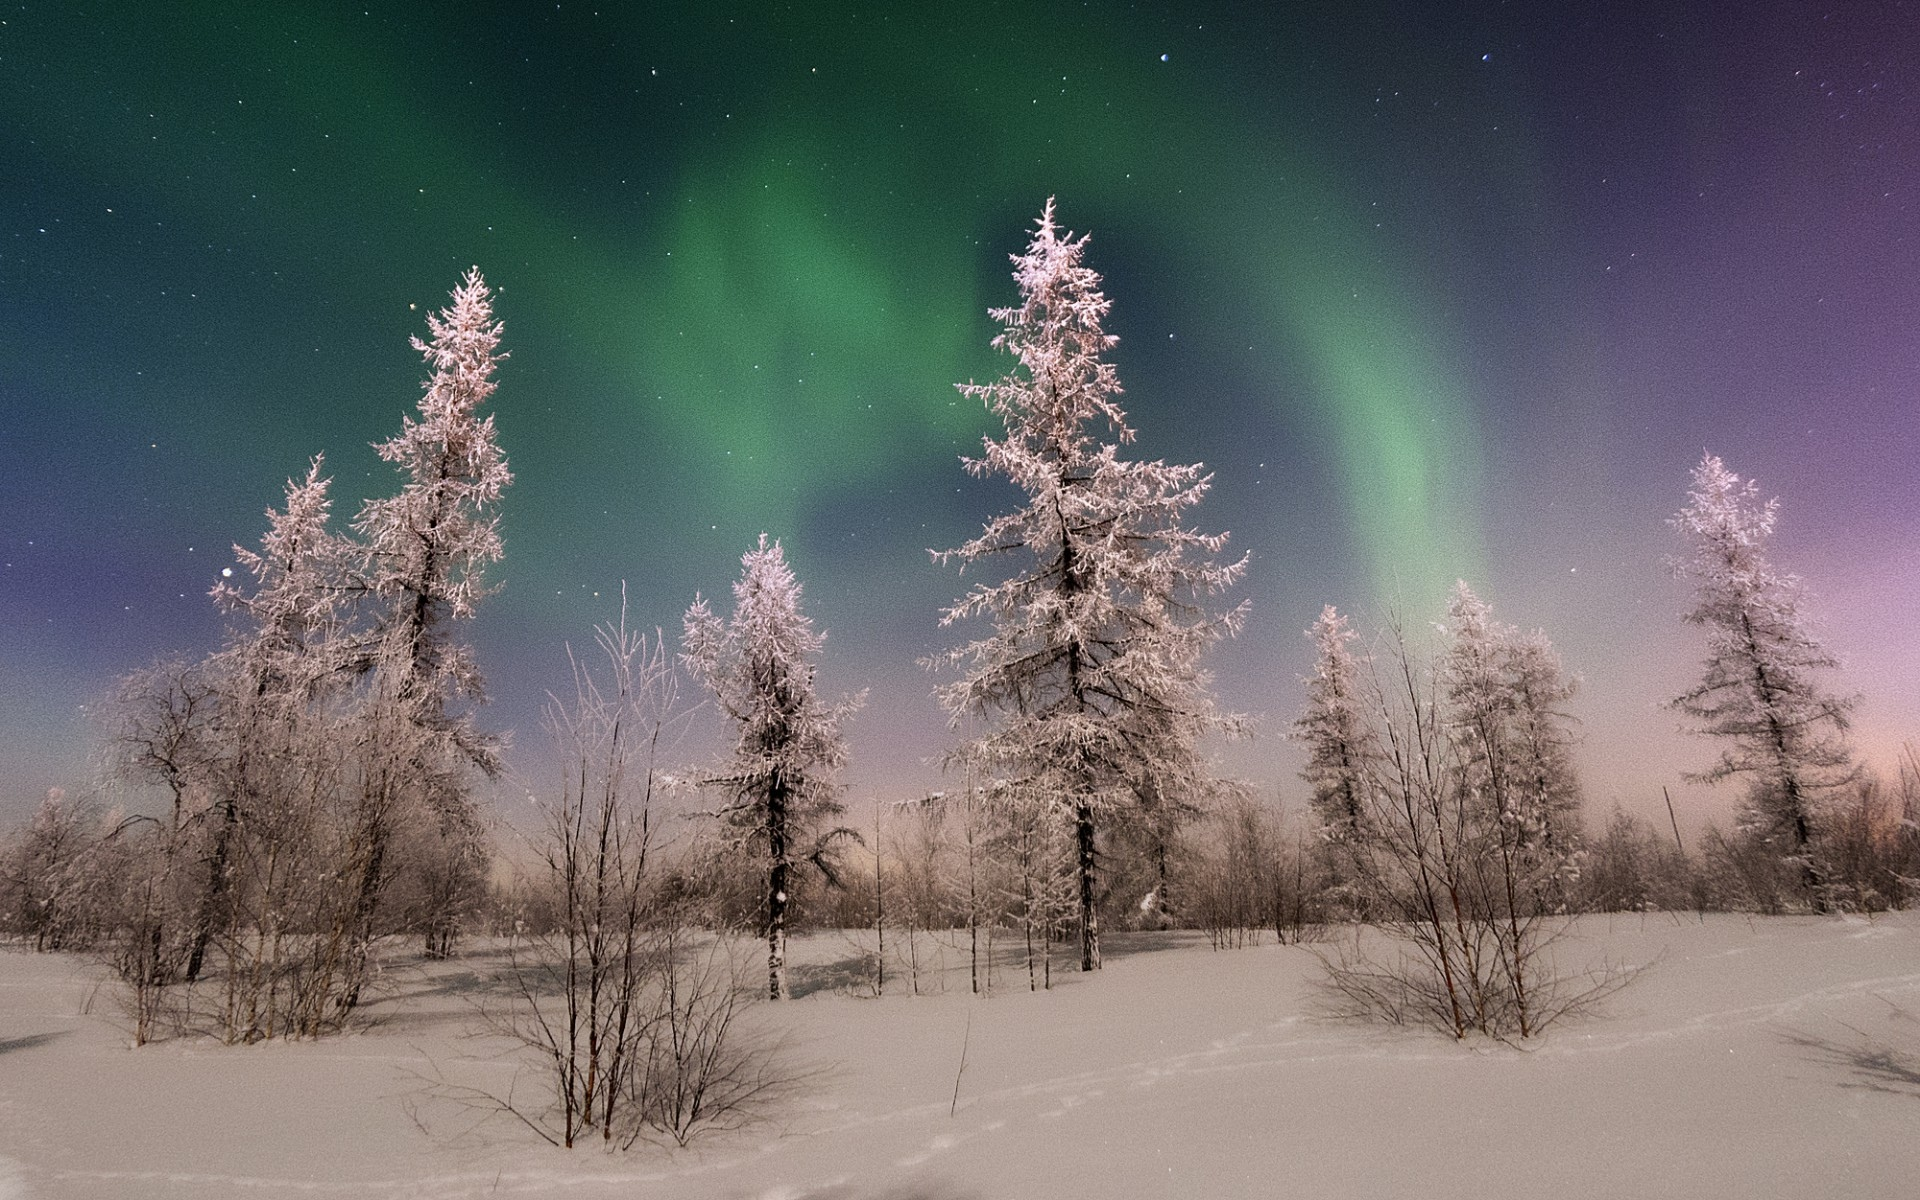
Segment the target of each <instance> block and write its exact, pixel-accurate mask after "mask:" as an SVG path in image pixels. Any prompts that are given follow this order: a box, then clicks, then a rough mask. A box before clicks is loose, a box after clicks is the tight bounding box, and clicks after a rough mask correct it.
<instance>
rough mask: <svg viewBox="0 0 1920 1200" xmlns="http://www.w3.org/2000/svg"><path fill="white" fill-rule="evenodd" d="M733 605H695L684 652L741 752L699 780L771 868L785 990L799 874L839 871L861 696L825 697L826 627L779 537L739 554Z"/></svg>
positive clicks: (771, 981)
mask: <svg viewBox="0 0 1920 1200" xmlns="http://www.w3.org/2000/svg"><path fill="white" fill-rule="evenodd" d="M740 563H741V572H740V578H739V580H738V581H736V582H735V583H734V585H733V615H732V616H731V617H730V618H728V619H727V620H726V621H724V622H723V621H721V619H720V618H719V617H718V616H717V615H715V613H714V612H713V609H712V608H711V606H709V605H708V604H707V602H706V600H705V599H701V598H696V599H695V600H694V602H693V606H692V607H690V608H689V609H687V614H686V618H685V621H684V633H683V636H682V652H681V655H680V661H681V663H682V664H683V665H685V667H686V668H687V671H688V673H689V674H691V675H692V676H693V677H694V679H695V680H697V681H698V682H699V683H700V684H701V685H702V686H703V687H705V688H706V689H707V690H708V691H710V692H711V693H712V694H713V698H714V702H715V703H716V704H717V705H718V706H719V708H720V711H721V713H722V714H724V715H725V716H726V718H727V720H728V721H729V722H731V723H732V725H733V728H734V732H735V735H736V739H735V742H734V749H733V755H732V758H731V759H730V760H729V761H728V762H726V763H725V764H724V765H723V766H721V767H720V768H719V769H717V770H715V771H711V772H708V773H707V774H705V775H703V776H700V777H699V778H698V780H697V782H698V783H699V784H700V785H701V786H702V787H705V788H708V789H710V790H712V791H715V792H717V793H719V794H720V795H721V796H723V797H724V803H723V805H722V807H721V808H720V810H719V816H720V818H721V820H722V821H723V822H725V824H726V826H727V828H728V829H729V830H730V831H731V833H732V834H733V835H734V836H735V838H736V839H737V841H738V842H739V844H740V845H742V846H744V847H745V848H747V849H749V850H750V851H751V852H752V853H753V854H755V855H756V856H758V858H759V859H760V861H761V862H763V863H764V864H765V866H766V870H767V890H766V897H767V900H766V910H765V913H764V924H763V926H762V929H761V932H762V934H763V935H764V936H765V937H766V939H767V994H768V996H769V997H770V998H771V999H774V1000H779V999H781V998H782V997H784V996H785V995H786V994H787V927H788V923H789V918H790V915H791V912H792V905H793V894H794V887H795V885H796V884H797V883H799V882H800V873H801V872H803V871H805V870H808V869H812V870H814V871H817V872H819V873H821V874H823V875H825V876H826V877H827V879H828V880H829V881H832V880H833V879H834V878H835V870H834V862H833V857H832V854H833V849H834V844H835V843H836V842H837V841H839V840H840V839H841V838H843V837H853V836H855V835H854V834H853V832H852V831H851V830H849V829H844V828H833V829H823V828H822V826H823V825H824V824H825V823H826V822H827V821H829V820H831V819H832V818H833V817H835V816H837V815H839V813H840V811H841V807H840V803H839V801H838V799H837V798H836V793H837V791H838V788H837V779H836V775H837V772H838V771H839V769H840V767H841V766H843V765H844V764H845V763H846V760H847V747H846V741H845V739H843V738H842V737H841V734H840V724H841V721H842V720H843V719H845V717H846V716H847V715H848V714H849V713H850V712H852V710H853V709H854V707H856V706H857V705H858V703H859V699H858V698H857V697H856V698H854V699H852V700H847V701H843V702H842V703H840V704H838V705H833V706H828V705H824V704H822V703H821V702H820V698H819V696H818V694H817V693H816V692H815V691H814V683H813V672H814V664H813V658H814V656H815V655H817V654H819V653H820V648H821V646H822V645H824V644H825V642H826V636H825V635H824V634H821V633H816V632H814V628H813V621H812V620H811V619H810V618H808V617H807V616H806V614H804V613H803V612H801V611H800V584H799V581H798V580H796V579H795V578H794V576H793V571H792V569H791V568H790V567H788V566H787V560H786V556H785V555H784V554H782V553H781V550H780V543H779V542H777V541H775V542H769V541H768V540H767V535H766V534H764V533H763V534H761V535H760V543H759V545H758V546H756V547H754V548H753V549H752V550H749V551H747V553H746V555H745V556H744V557H743V558H742V559H741V560H740Z"/></svg>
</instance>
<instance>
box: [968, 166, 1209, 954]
mask: <svg viewBox="0 0 1920 1200" xmlns="http://www.w3.org/2000/svg"><path fill="white" fill-rule="evenodd" d="M1086 242H1087V239H1086V238H1085V237H1084V236H1083V237H1080V238H1075V237H1073V236H1072V235H1071V234H1063V233H1062V232H1061V231H1060V230H1059V228H1058V227H1057V226H1056V225H1055V223H1054V207H1053V201H1052V200H1051V199H1049V200H1048V201H1047V205H1046V208H1045V210H1044V211H1043V212H1042V213H1041V215H1040V219H1039V223H1038V228H1037V230H1036V232H1035V234H1034V237H1033V240H1032V241H1031V243H1030V244H1029V245H1028V247H1027V249H1026V251H1025V253H1023V254H1020V255H1016V256H1015V257H1014V259H1013V262H1014V268H1015V269H1014V280H1015V282H1016V284H1017V285H1018V287H1019V293H1020V302H1019V303H1018V304H1017V305H1014V306H1011V307H1008V308H999V309H993V310H991V315H992V317H993V318H994V320H996V321H998V322H1000V324H1001V325H1002V326H1003V327H1004V328H1003V329H1002V330H1001V332H1000V333H999V334H998V335H997V336H996V337H995V338H994V339H993V345H994V347H995V348H996V349H999V350H1002V351H1005V352H1006V353H1008V354H1011V355H1012V356H1013V357H1014V358H1015V360H1016V363H1017V365H1016V366H1015V368H1014V369H1013V370H1011V371H1010V372H1009V373H1008V374H1007V375H1005V376H1003V377H1002V378H1001V379H999V380H997V381H995V382H993V383H988V384H974V383H966V384H961V385H959V386H960V391H961V393H962V394H964V395H966V396H969V397H975V398H978V399H980V400H982V401H984V402H985V403H986V405H987V406H988V408H989V409H991V410H992V411H993V413H994V415H995V416H997V417H999V418H1000V419H1001V421H1002V422H1003V424H1004V426H1005V430H1006V432H1005V435H1004V436H1003V437H999V438H994V437H988V438H986V439H984V448H985V452H984V453H983V454H982V455H981V456H980V457H979V458H967V459H963V460H962V461H963V462H964V463H965V465H966V469H967V470H968V471H969V472H970V473H972V474H974V475H976V476H982V477H988V476H1001V477H1004V478H1006V479H1007V480H1009V481H1010V482H1012V483H1013V484H1014V485H1015V486H1016V487H1018V488H1019V489H1020V490H1021V491H1022V492H1024V493H1025V495H1026V504H1025V505H1023V506H1022V507H1021V508H1019V509H1018V510H1016V511H1014V512H1011V513H1007V514H1005V515H1003V516H999V517H996V518H994V519H993V520H991V521H989V522H987V524H986V526H985V528H984V529H983V530H982V532H981V533H980V534H979V535H978V536H977V537H975V538H973V539H972V540H970V541H968V542H966V543H965V544H963V545H961V546H959V547H956V548H954V549H952V550H946V551H936V552H935V553H934V557H935V558H936V560H937V561H940V562H943V563H944V562H957V563H958V564H960V566H961V568H962V569H963V570H964V569H965V568H966V567H967V566H969V565H973V564H975V563H982V562H985V561H988V560H999V559H1003V558H1005V559H1009V560H1011V561H1012V562H1013V563H1014V564H1015V565H1014V566H1013V567H1012V568H1011V573H1010V574H1009V575H1008V577H1006V578H1004V579H1002V580H1000V581H999V582H994V583H981V584H977V585H975V586H974V588H973V589H972V590H971V591H970V592H968V594H967V595H966V596H965V597H963V598H962V599H961V600H960V601H959V602H957V603H956V604H954V605H953V606H952V607H951V608H949V609H947V611H946V612H945V613H944V614H943V616H942V617H941V625H942V627H948V626H954V625H960V624H964V623H966V622H969V621H972V620H974V619H975V618H981V617H984V618H987V619H989V620H990V621H991V622H992V625H993V628H992V632H990V633H989V634H988V635H987V636H985V637H983V638H980V639H979V640H977V641H974V642H971V643H969V644H967V645H965V646H962V647H960V648H958V649H955V650H953V651H950V652H949V653H947V654H945V655H943V656H940V657H938V658H936V659H934V660H931V661H932V663H933V664H934V665H936V666H944V667H946V668H949V669H955V670H958V671H959V672H960V675H961V677H960V678H959V679H957V680H955V681H954V682H952V683H949V684H946V685H944V686H942V687H941V688H940V689H939V693H938V694H939V697H940V701H941V703H942V705H943V706H944V707H945V708H946V710H947V712H948V713H949V715H950V716H951V718H952V719H953V721H954V723H955V724H956V725H957V724H958V723H959V722H960V721H962V720H963V719H965V718H967V717H968V716H977V717H979V718H980V719H981V720H982V722H983V723H984V724H985V725H986V726H987V727H988V728H987V731H986V732H985V733H983V734H981V735H980V736H979V737H976V738H974V739H972V740H970V741H969V742H968V743H967V744H966V745H964V746H963V747H961V748H960V749H958V750H956V751H954V752H953V754H952V755H950V756H949V762H950V765H951V764H957V763H960V762H965V763H968V764H972V765H974V766H976V767H978V768H979V769H981V770H983V771H984V772H985V773H987V774H989V775H991V776H995V777H997V778H999V779H1000V780H1001V781H1002V783H1003V784H1004V785H1005V786H1004V788H1003V789H1002V790H1003V792H1004V794H1006V795H1009V796H1012V797H1016V798H1017V799H1016V802H1018V803H1025V804H1033V805H1051V806H1057V807H1058V808H1059V809H1061V810H1062V811H1063V814H1064V815H1065V816H1066V818H1067V820H1068V821H1069V822H1070V824H1071V826H1072V829H1073V833H1074V855H1075V870H1076V875H1077V879H1078V885H1079V924H1080V965H1081V968H1082V969H1083V970H1088V971H1091V970H1096V969H1098V968H1099V966H1100V938H1099V923H1098V918H1097V908H1096V904H1097V899H1098V877H1099V848H1098V836H1099V832H1100V829H1101V826H1102V823H1103V821H1107V820H1109V819H1110V818H1112V817H1114V816H1116V815H1120V814H1127V813H1129V812H1130V810H1131V815H1138V814H1139V810H1140V807H1141V805H1140V801H1141V799H1142V797H1148V798H1150V800H1151V803H1153V804H1167V803H1170V802H1171V801H1172V800H1173V799H1174V798H1175V797H1173V796H1171V795H1170V793H1171V792H1173V791H1175V790H1177V789H1178V788H1179V787H1180V786H1182V784H1181V781H1182V779H1183V778H1184V777H1188V776H1190V775H1191V764H1192V755H1193V747H1194V745H1195V743H1196V742H1197V739H1198V737H1199V736H1200V734H1201V733H1203V732H1205V731H1207V730H1209V729H1232V728H1236V727H1238V725H1239V724H1240V722H1239V720H1238V718H1234V717H1231V716H1227V715H1225V714H1222V713H1220V712H1219V711H1218V710H1217V709H1216V707H1215V705H1214V702H1213V699H1212V697H1211V695H1210V694H1209V692H1208V689H1207V687H1206V681H1205V677H1204V676H1203V675H1202V674H1201V673H1200V671H1199V667H1198V664H1199V660H1200V657H1201V655H1202V653H1203V652H1204V651H1205V649H1206V648H1207V647H1208V646H1210V645H1211V644H1212V643H1213V642H1215V641H1216V640H1218V639H1219V638H1220V637H1222V636H1225V635H1227V634H1230V633H1232V632H1234V631H1235V630H1237V629H1238V628H1239V625H1240V623H1241V621H1242V619H1243V616H1244V611H1245V606H1244V605H1241V606H1239V607H1235V608H1233V609H1230V610H1229V611H1227V612H1225V613H1222V614H1217V615H1216V614H1210V613H1209V612H1208V611H1206V608H1205V604H1206V601H1207V599H1208V598H1210V597H1212V596H1215V595H1217V594H1219V593H1221V592H1223V591H1225V590H1226V589H1227V588H1229V587H1231V586H1232V585H1233V584H1234V583H1235V582H1236V581H1237V580H1238V579H1239V578H1240V576H1241V575H1242V574H1243V573H1244V572H1245V568H1246V560H1245V558H1241V559H1239V560H1237V561H1235V562H1232V563H1228V564H1225V565H1222V564H1219V563H1216V562H1215V561H1213V556H1214V555H1217V554H1218V553H1219V552H1220V551H1221V549H1222V548H1224V546H1225V545H1226V541H1227V535H1226V534H1224V533H1223V534H1203V533H1200V532H1198V531H1196V530H1194V529H1191V528H1189V527H1187V526H1186V525H1185V524H1184V523H1183V522H1184V518H1185V514H1186V512H1187V510H1188V509H1190V508H1192V507H1193V506H1194V505H1195V504H1197V503H1199V501H1200V500H1201V498H1202V497H1204V496H1205V495H1206V492H1207V489H1208V487H1209V486H1210V484H1211V480H1212V477H1211V476H1210V475H1208V474H1206V473H1205V472H1204V470H1203V468H1202V467H1201V466H1200V465H1198V464H1193V465H1169V464H1167V463H1165V462H1158V461H1156V462H1135V461H1132V460H1129V459H1125V458H1122V457H1121V456H1120V447H1121V446H1122V445H1125V444H1127V443H1130V442H1132V441H1133V440H1134V431H1133V429H1132V428H1131V427H1130V426H1128V424H1127V418H1126V414H1125V412H1123V411H1122V410H1121V408H1120V405H1119V404H1118V402H1117V397H1118V396H1119V395H1120V381H1119V377H1118V375H1117V374H1116V373H1115V371H1114V368H1113V365H1112V364H1111V363H1109V362H1107V361H1106V360H1105V358H1104V357H1103V356H1104V355H1105V354H1106V352H1107V351H1109V350H1111V349H1112V348H1113V346H1114V345H1115V344H1116V342H1117V340H1118V339H1116V338H1115V337H1114V336H1113V335H1111V334H1109V333H1107V332H1106V331H1105V330H1104V329H1103V328H1102V322H1103V321H1104V320H1105V318H1106V315H1107V311H1108V308H1109V307H1110V302H1109V301H1108V300H1107V298H1106V297H1105V296H1103V295H1102V294H1101V292H1100V277H1099V275H1098V274H1097V273H1095V272H1094V271H1093V270H1092V269H1090V268H1089V267H1087V266H1086V265H1084V263H1083V262H1082V261H1081V260H1082V257H1083V255H1084V253H1085V249H1086Z"/></svg>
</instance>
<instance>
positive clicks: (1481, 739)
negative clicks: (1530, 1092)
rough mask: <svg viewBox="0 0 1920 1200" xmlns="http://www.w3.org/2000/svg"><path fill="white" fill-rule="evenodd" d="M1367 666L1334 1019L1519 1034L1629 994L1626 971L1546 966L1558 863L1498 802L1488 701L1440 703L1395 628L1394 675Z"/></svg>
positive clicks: (1329, 965)
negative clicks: (1360, 896) (1358, 921)
mask: <svg viewBox="0 0 1920 1200" xmlns="http://www.w3.org/2000/svg"><path fill="white" fill-rule="evenodd" d="M1369 668H1370V669H1369V670H1368V672H1367V673H1366V683H1365V686H1366V701H1365V703H1366V708H1367V711H1368V712H1369V714H1370V724H1371V729H1370V731H1369V733H1368V735H1367V736H1368V738H1369V742H1370V745H1369V753H1368V755H1367V765H1366V768H1365V770H1364V772H1363V773H1361V774H1360V775H1359V776H1358V779H1359V781H1360V785H1361V786H1360V787H1359V788H1358V794H1359V797H1360V802H1361V805H1362V810H1361V816H1360V820H1359V821H1358V822H1357V823H1356V831H1355V833H1354V834H1353V835H1352V836H1351V837H1349V838H1347V839H1346V842H1347V846H1348V849H1349V851H1350V854H1349V858H1348V862H1349V863H1350V865H1351V869H1352V872H1353V878H1354V880H1355V882H1356V884H1357V886H1358V887H1359V888H1360V889H1361V890H1362V891H1363V893H1364V896H1365V904H1364V909H1365V912H1366V913H1367V914H1368V916H1367V923H1366V925H1365V926H1363V927H1362V928H1361V929H1360V930H1358V931H1356V934H1355V936H1354V938H1353V939H1352V941H1350V942H1349V943H1347V944H1345V945H1344V946H1341V947H1339V948H1336V949H1334V950H1331V951H1328V952H1324V953H1322V954H1321V961H1322V963H1323V965H1324V966H1325V969H1326V982H1327V987H1328V989H1329V991H1330V993H1331V994H1332V995H1333V996H1334V998H1335V1007H1336V1009H1338V1010H1339V1011H1341V1012H1344V1013H1348V1014H1351V1015H1356V1016H1366V1017H1371V1018H1376V1019H1382V1020H1386V1021H1390V1022H1394V1023H1409V1022H1413V1023H1419V1024H1424V1025H1429V1026H1432V1027H1435V1028H1438V1029H1441V1030H1444V1031H1446V1032H1447V1033H1448V1034H1450V1035H1451V1036H1453V1037H1455V1038H1464V1037H1466V1036H1467V1035H1468V1034H1469V1033H1471V1032H1476V1031H1477V1032H1480V1033H1484V1034H1487V1035H1490V1036H1495V1037H1506V1036H1519V1037H1522V1038H1525V1037H1532V1036H1534V1035H1535V1034H1537V1033H1539V1032H1540V1031H1541V1030H1543V1029H1544V1028H1546V1027H1547V1026H1548V1025H1550V1024H1552V1023H1553V1022H1554V1021H1555V1020H1557V1019H1559V1018H1561V1017H1563V1016H1565V1015H1567V1014H1568V1013H1570V1012H1574V1011H1578V1010H1580V1009H1582V1008H1585V1007H1588V1006H1590V1005H1591V1004H1593V1003H1595V1002H1597V1001H1598V1000H1599V999H1601V998H1602V997H1604V996H1605V995H1607V994H1609V993H1610V992H1612V991H1614V990H1617V989H1618V988H1619V987H1621V986H1624V984H1625V983H1626V982H1627V981H1628V980H1629V979H1630V978H1631V975H1630V973H1627V972H1621V971H1610V970H1603V971H1601V972H1600V973H1598V974H1594V975H1581V976H1569V975H1566V974H1562V973H1561V972H1559V971H1558V970H1557V969H1556V968H1555V965H1554V961H1553V955H1552V948H1553V945H1554V943H1555V942H1556V941H1557V940H1558V939H1559V938H1560V937H1561V936H1562V935H1563V934H1564V933H1565V931H1566V928H1567V921H1568V918H1566V917H1564V916H1556V915H1554V914H1555V912H1556V911H1557V907H1558V886H1559V884H1560V882H1561V881H1562V880H1563V879H1564V875H1563V873H1562V870H1563V865H1564V859H1563V857H1562V856H1561V855H1560V854H1559V853H1557V852H1556V851H1555V849H1554V847H1552V846H1551V845H1550V844H1549V843H1548V842H1547V841H1546V839H1544V838H1540V837H1536V836H1533V830H1532V829H1531V828H1530V825H1529V823H1528V822H1527V821H1526V820H1524V819H1521V818H1518V817H1517V816H1516V811H1515V807H1514V805H1513V804H1512V803H1511V802H1509V801H1508V800H1506V799H1505V798H1504V796H1503V792H1502V791H1501V789H1500V786H1499V784H1498V778H1499V774H1498V769H1499V766H1500V763H1499V761H1498V758H1497V756H1498V755H1499V754H1500V753H1501V749H1500V748H1501V745H1502V741H1501V738H1500V737H1499V736H1498V734H1497V731H1495V730H1491V729H1490V727H1489V723H1488V719H1487V718H1488V714H1489V713H1495V714H1497V711H1498V710H1497V709H1494V708H1492V707H1491V705H1490V704H1488V703H1487V700H1489V699H1491V697H1490V695H1489V694H1488V693H1486V692H1485V691H1484V690H1483V691H1482V693H1481V699H1480V700H1478V701H1476V702H1475V703H1476V704H1478V705H1479V707H1478V708H1477V710H1476V709H1475V708H1470V707H1468V706H1467V705H1465V704H1463V702H1462V701H1461V700H1459V699H1458V698H1457V697H1456V696H1447V697H1446V698H1444V699H1443V691H1442V682H1441V678H1440V676H1439V673H1438V672H1432V671H1423V670H1422V669H1421V668H1419V667H1418V666H1417V665H1416V664H1415V662H1414V661H1413V659H1412V657H1411V655H1410V654H1409V652H1408V650H1407V648H1406V646H1405V644H1404V642H1403V641H1402V640H1401V639H1400V637H1399V635H1398V631H1397V630H1396V631H1394V636H1393V640H1392V645H1391V649H1390V663H1389V672H1390V673H1389V674H1388V675H1387V677H1386V678H1385V679H1384V680H1383V678H1382V674H1381V673H1380V672H1379V671H1378V670H1375V669H1371V668H1372V664H1371V663H1369ZM1449 682H1450V683H1451V681H1449ZM1459 690H1460V689H1459V688H1458V687H1457V686H1452V687H1449V688H1448V691H1450V692H1455V693H1457V692H1458V691H1459ZM1470 716H1471V717H1477V719H1472V720H1468V719H1463V718H1464V717H1470Z"/></svg>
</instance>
